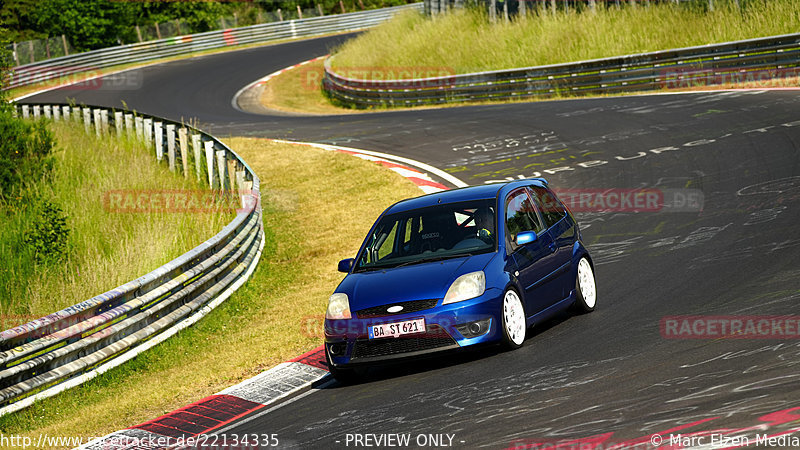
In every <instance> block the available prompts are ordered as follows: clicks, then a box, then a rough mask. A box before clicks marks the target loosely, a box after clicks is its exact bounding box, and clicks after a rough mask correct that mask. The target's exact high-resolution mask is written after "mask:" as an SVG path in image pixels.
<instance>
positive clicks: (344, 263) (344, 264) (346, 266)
mask: <svg viewBox="0 0 800 450" xmlns="http://www.w3.org/2000/svg"><path fill="white" fill-rule="evenodd" d="M354 262H355V259H353V258H347V259H343V260H341V261H339V272H344V273H350V269H352V268H353V263H354Z"/></svg>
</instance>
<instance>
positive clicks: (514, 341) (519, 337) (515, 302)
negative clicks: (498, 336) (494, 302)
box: [503, 289, 527, 349]
mask: <svg viewBox="0 0 800 450" xmlns="http://www.w3.org/2000/svg"><path fill="white" fill-rule="evenodd" d="M526 329H527V327H526V326H525V308H524V307H523V306H522V301H521V300H520V298H519V295H517V292H516V291H515V290H513V289H509V290H507V291H506V294H505V295H504V296H503V333H504V337H505V339H504V340H505V344H506V346H508V347H509V348H512V349H513V348H519V347H520V346H521V345H522V343H523V342H524V341H525V331H526Z"/></svg>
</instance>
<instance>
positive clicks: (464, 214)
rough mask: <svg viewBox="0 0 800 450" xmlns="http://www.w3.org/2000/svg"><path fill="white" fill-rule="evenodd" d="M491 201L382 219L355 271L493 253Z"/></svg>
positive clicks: (458, 204) (493, 219) (492, 200)
mask: <svg viewBox="0 0 800 450" xmlns="http://www.w3.org/2000/svg"><path fill="white" fill-rule="evenodd" d="M494 203H495V202H494V199H487V200H474V201H469V202H461V203H450V204H443V205H436V206H431V207H428V208H420V209H415V210H412V211H407V212H402V213H397V214H390V215H386V216H384V217H382V218H381V220H380V222H379V223H378V225H377V226H376V227H375V229H374V232H373V234H372V236H370V238H369V240H368V242H367V245H366V247H365V248H364V250H363V251H362V253H361V256H360V258H359V260H358V263H357V264H356V271H357V272H360V271H367V270H374V269H385V268H391V267H398V266H404V265H411V264H418V263H423V262H428V261H440V260H443V259H450V258H458V257H462V256H467V255H474V254H478V253H486V252H490V251H494V250H495V248H496V247H497V244H496V239H497V236H496V233H495V207H494Z"/></svg>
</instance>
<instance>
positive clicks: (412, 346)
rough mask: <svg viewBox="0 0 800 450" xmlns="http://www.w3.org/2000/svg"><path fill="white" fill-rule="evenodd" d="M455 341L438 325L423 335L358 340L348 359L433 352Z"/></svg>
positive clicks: (432, 326) (453, 344)
mask: <svg viewBox="0 0 800 450" xmlns="http://www.w3.org/2000/svg"><path fill="white" fill-rule="evenodd" d="M456 345H457V344H456V341H455V340H453V338H452V337H450V335H449V334H447V332H446V331H444V329H442V327H440V326H438V325H429V326H428V330H427V331H426V332H425V334H422V335H416V336H410V337H398V338H382V339H359V340H357V341H356V342H355V346H354V347H353V353H352V355H351V356H350V359H352V360H356V359H359V358H378V357H383V356H392V355H398V354H401V353H410V352H419V351H425V350H433V349H437V348H442V347H450V346H456Z"/></svg>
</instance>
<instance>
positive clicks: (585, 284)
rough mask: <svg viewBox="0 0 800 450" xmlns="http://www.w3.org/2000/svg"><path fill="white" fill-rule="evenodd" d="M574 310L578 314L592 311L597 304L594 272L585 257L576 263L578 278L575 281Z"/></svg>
mask: <svg viewBox="0 0 800 450" xmlns="http://www.w3.org/2000/svg"><path fill="white" fill-rule="evenodd" d="M575 297H576V299H575V308H576V309H577V310H578V311H580V312H585V313H586V312H591V311H594V307H595V304H596V303H597V286H596V285H595V281H594V270H592V265H591V264H589V260H588V259H586V257H583V258H581V260H580V262H578V276H577V278H576V280H575Z"/></svg>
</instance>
